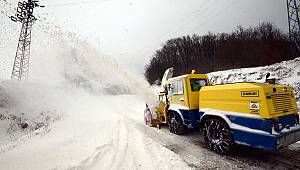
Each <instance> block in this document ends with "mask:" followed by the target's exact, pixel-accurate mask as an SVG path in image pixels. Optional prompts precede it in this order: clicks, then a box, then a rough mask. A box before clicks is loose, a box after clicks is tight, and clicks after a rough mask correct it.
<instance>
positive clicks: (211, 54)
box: [144, 22, 298, 84]
mask: <svg viewBox="0 0 300 170" xmlns="http://www.w3.org/2000/svg"><path fill="white" fill-rule="evenodd" d="M295 49H296V47H295V46H294V45H293V43H290V41H289V35H288V33H284V32H283V31H281V30H280V29H279V28H278V27H276V26H275V25H274V24H272V23H268V22H264V23H261V24H259V25H258V26H256V27H249V28H243V27H241V26H237V28H236V29H235V30H234V31H233V32H231V33H218V34H215V33H210V32H209V33H208V34H206V35H201V36H199V35H196V34H194V35H192V36H190V35H187V36H183V37H179V38H174V39H170V40H167V41H166V42H165V43H164V44H163V45H162V47H161V49H158V50H157V51H156V52H155V53H154V54H153V56H152V57H151V59H150V61H149V63H148V64H147V65H146V66H145V73H144V74H145V77H146V79H147V81H148V82H149V83H150V84H154V83H155V84H159V83H160V81H161V78H162V76H163V74H164V71H165V70H166V69H167V68H169V67H174V76H178V75H182V74H187V73H190V72H191V70H193V69H195V70H196V71H197V73H208V72H213V71H221V70H227V69H234V68H244V67H257V66H264V65H270V64H274V63H277V62H280V61H283V60H290V59H294V58H296V57H297V55H298V54H296V52H295V51H296V50H295Z"/></svg>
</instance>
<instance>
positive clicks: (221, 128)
mask: <svg viewBox="0 0 300 170" xmlns="http://www.w3.org/2000/svg"><path fill="white" fill-rule="evenodd" d="M203 135H204V139H205V142H206V143H207V145H208V146H209V147H210V148H211V149H212V150H214V151H216V152H218V153H221V154H226V153H229V152H230V151H231V150H232V148H233V146H234V140H233V137H232V135H231V133H230V128H229V127H228V125H227V124H226V122H224V121H223V120H221V119H218V118H211V119H207V120H206V121H205V122H204V126H203Z"/></svg>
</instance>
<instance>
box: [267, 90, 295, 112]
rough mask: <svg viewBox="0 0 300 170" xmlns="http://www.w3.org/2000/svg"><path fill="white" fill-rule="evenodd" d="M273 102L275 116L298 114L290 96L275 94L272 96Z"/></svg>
mask: <svg viewBox="0 0 300 170" xmlns="http://www.w3.org/2000/svg"><path fill="white" fill-rule="evenodd" d="M272 102H273V106H274V111H275V114H282V113H289V112H296V108H294V107H293V104H292V100H291V95H290V94H274V95H272Z"/></svg>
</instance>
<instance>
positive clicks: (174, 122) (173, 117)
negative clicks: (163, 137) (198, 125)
mask: <svg viewBox="0 0 300 170" xmlns="http://www.w3.org/2000/svg"><path fill="white" fill-rule="evenodd" d="M168 125H169V130H170V132H171V133H174V134H176V135H182V134H184V132H185V129H186V127H185V125H184V124H183V121H182V119H181V117H180V116H179V115H178V114H177V113H174V112H171V113H170V114H169V115H168Z"/></svg>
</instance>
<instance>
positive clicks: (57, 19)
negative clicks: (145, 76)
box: [37, 0, 288, 72]
mask: <svg viewBox="0 0 300 170" xmlns="http://www.w3.org/2000/svg"><path fill="white" fill-rule="evenodd" d="M82 2H85V3H82ZM41 3H43V4H45V5H46V6H47V7H46V8H45V9H39V10H38V11H37V12H39V13H43V15H44V14H45V13H48V15H45V16H46V17H47V20H48V21H53V22H54V23H56V24H58V25H61V26H63V28H64V29H67V30H69V31H72V32H77V33H78V32H79V33H80V34H81V35H82V36H83V37H87V38H89V40H90V41H91V42H92V43H93V44H94V45H95V46H97V47H99V48H100V49H101V51H102V52H103V53H104V54H106V55H109V56H111V57H112V58H114V59H116V60H118V61H119V62H120V63H122V64H126V65H130V66H132V68H133V69H136V70H139V72H143V70H142V69H143V68H144V65H145V64H146V63H147V62H148V61H149V58H150V57H151V55H152V54H153V53H154V51H155V50H156V49H158V48H159V47H160V46H161V44H162V43H163V42H164V41H166V40H167V39H169V38H172V37H178V36H182V35H187V34H190V35H191V34H194V33H196V34H200V35H202V34H205V33H207V32H214V33H217V32H231V31H233V30H234V28H235V27H236V26H237V25H242V26H245V27H247V26H249V25H254V26H255V25H257V24H259V23H261V22H264V21H268V22H273V23H274V24H276V25H277V26H278V27H279V28H281V29H282V30H284V31H285V32H287V30H288V26H287V12H286V1H285V0H102V1H101V0H99V2H98V1H97V0H51V1H50V0H44V1H43V0H41ZM77 3H78V4H77ZM59 4H60V5H59Z"/></svg>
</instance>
